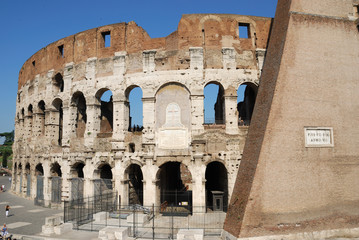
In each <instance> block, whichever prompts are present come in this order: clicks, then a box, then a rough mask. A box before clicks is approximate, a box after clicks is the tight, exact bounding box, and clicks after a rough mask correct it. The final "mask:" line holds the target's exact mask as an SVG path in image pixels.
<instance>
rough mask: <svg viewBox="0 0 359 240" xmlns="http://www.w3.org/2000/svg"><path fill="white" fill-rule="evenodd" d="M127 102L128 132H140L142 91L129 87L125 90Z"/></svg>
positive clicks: (135, 87)
mask: <svg viewBox="0 0 359 240" xmlns="http://www.w3.org/2000/svg"><path fill="white" fill-rule="evenodd" d="M126 98H127V101H128V105H127V106H128V108H129V110H128V114H129V120H128V131H130V132H141V131H142V129H143V104H142V89H141V88H140V87H138V86H131V87H130V88H128V89H127V90H126Z"/></svg>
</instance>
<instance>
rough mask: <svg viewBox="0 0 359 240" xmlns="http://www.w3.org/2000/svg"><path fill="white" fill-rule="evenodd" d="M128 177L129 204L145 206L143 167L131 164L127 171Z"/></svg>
mask: <svg viewBox="0 0 359 240" xmlns="http://www.w3.org/2000/svg"><path fill="white" fill-rule="evenodd" d="M126 174H127V175H128V176H127V177H128V202H129V204H141V205H142V204H143V183H142V180H143V175H142V171H141V167H140V166H139V165H137V164H131V165H130V166H129V167H128V168H127V169H126Z"/></svg>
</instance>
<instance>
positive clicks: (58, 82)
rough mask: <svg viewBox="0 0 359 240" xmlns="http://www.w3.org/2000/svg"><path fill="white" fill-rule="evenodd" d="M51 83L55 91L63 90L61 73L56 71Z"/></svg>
mask: <svg viewBox="0 0 359 240" xmlns="http://www.w3.org/2000/svg"><path fill="white" fill-rule="evenodd" d="M53 84H54V86H55V89H56V90H57V92H63V91H64V79H63V78H62V75H61V73H58V74H56V75H55V77H54V80H53Z"/></svg>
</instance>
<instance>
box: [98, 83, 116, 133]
mask: <svg viewBox="0 0 359 240" xmlns="http://www.w3.org/2000/svg"><path fill="white" fill-rule="evenodd" d="M96 98H97V100H98V101H99V103H100V104H101V107H100V108H101V114H100V119H101V121H100V133H112V129H113V96H112V92H111V90H109V89H107V88H106V89H101V90H99V91H98V92H97V94H96Z"/></svg>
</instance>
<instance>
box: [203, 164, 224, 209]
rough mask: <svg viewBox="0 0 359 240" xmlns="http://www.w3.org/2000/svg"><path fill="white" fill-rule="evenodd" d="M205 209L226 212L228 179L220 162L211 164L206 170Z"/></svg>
mask: <svg viewBox="0 0 359 240" xmlns="http://www.w3.org/2000/svg"><path fill="white" fill-rule="evenodd" d="M205 176H206V198H207V203H206V205H207V209H211V210H213V211H225V212H226V211H227V206H228V177H227V169H226V167H225V166H224V165H223V164H222V163H220V162H211V163H209V164H208V165H207V168H206V175H205Z"/></svg>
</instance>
